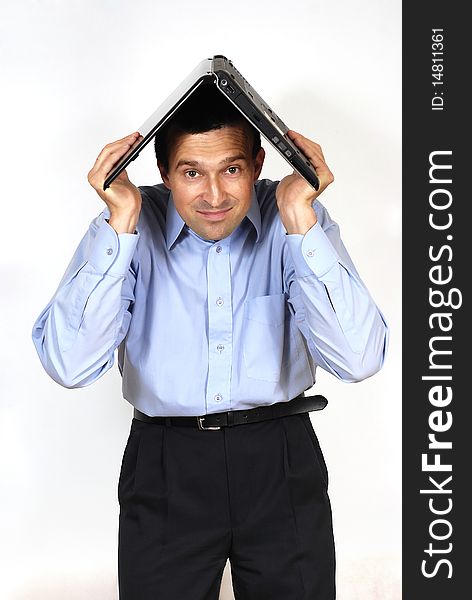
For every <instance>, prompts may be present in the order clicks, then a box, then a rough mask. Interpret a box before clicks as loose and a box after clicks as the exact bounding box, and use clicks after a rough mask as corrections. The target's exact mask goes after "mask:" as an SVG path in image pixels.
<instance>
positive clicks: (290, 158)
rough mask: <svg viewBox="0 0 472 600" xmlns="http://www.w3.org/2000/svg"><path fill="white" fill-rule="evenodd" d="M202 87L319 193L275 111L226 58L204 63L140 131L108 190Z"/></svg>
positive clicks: (312, 172)
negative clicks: (224, 101) (212, 90)
mask: <svg viewBox="0 0 472 600" xmlns="http://www.w3.org/2000/svg"><path fill="white" fill-rule="evenodd" d="M203 83H214V84H215V85H216V87H217V89H218V90H219V91H220V92H221V93H222V94H224V95H225V96H226V98H228V100H229V101H230V102H231V103H232V104H233V105H234V106H236V108H238V110H239V111H240V112H241V113H242V114H243V115H244V116H245V117H246V119H247V120H248V121H249V122H250V123H251V124H252V125H254V127H255V128H256V129H258V130H259V131H260V133H261V134H262V135H263V136H264V137H265V139H266V140H267V141H268V142H270V143H271V145H272V146H273V147H274V148H275V149H276V150H277V152H279V154H281V155H282V156H283V157H284V158H285V160H286V161H287V162H288V163H290V165H291V166H292V167H293V169H295V171H297V172H298V173H299V174H300V175H301V176H302V177H303V178H304V179H305V180H306V181H307V182H308V183H309V184H310V185H311V186H312V187H314V188H315V189H316V190H317V189H318V187H319V180H318V176H317V175H316V171H315V169H314V168H313V165H312V164H311V163H310V161H309V160H308V158H307V157H306V156H305V155H304V154H303V153H302V152H301V151H300V150H299V149H298V148H297V147H296V146H295V144H294V143H293V142H292V141H291V140H290V138H289V137H288V136H287V131H288V127H287V126H286V125H285V123H284V122H283V121H282V120H281V119H280V118H279V117H278V116H277V114H276V113H275V111H274V110H272V108H270V106H269V105H268V104H267V102H265V101H264V100H263V99H262V98H261V96H259V94H258V93H257V92H256V91H255V90H254V88H253V87H252V86H251V85H249V83H248V82H247V81H246V79H244V77H243V76H242V75H241V73H240V72H239V71H238V70H237V69H236V68H235V67H234V65H233V63H232V62H231V61H230V60H228V59H227V58H226V57H225V56H221V55H219V54H218V55H215V56H214V57H213V58H206V59H205V60H202V61H201V62H200V63H199V64H198V65H197V66H196V67H195V69H194V70H193V71H192V72H191V73H190V74H189V75H188V76H187V77H186V78H185V79H184V80H183V81H182V83H181V84H180V85H179V86H178V87H177V89H175V90H174V92H173V93H172V94H171V95H170V96H169V97H168V98H167V100H165V101H164V102H163V103H162V104H161V105H160V106H159V108H158V109H157V110H156V111H155V112H154V113H153V114H152V115H151V116H150V117H149V118H148V119H147V120H146V121H145V122H144V123H143V124H142V125H141V127H139V128H138V130H137V131H139V133H140V134H141V135H142V136H143V137H142V138H141V139H140V140H139V141H138V142H137V143H136V144H135V145H134V146H132V147H131V148H130V150H129V151H128V152H127V153H126V154H125V155H124V156H123V158H121V160H120V161H119V162H118V163H117V164H116V165H115V167H114V168H113V170H112V172H111V173H110V174H109V175H108V177H107V178H106V179H105V182H104V184H103V189H104V190H106V189H107V188H108V187H109V186H110V184H111V183H112V182H113V181H114V179H115V178H116V177H117V176H118V175H119V174H120V173H121V171H123V169H126V167H127V166H128V165H129V164H130V162H131V161H133V160H135V159H136V158H137V157H138V155H139V153H140V152H141V150H142V149H143V148H144V147H145V146H146V145H147V144H148V143H149V142H150V141H151V140H152V139H153V138H154V136H155V135H156V133H157V132H158V131H159V129H160V128H161V127H162V126H163V125H164V124H165V123H166V122H167V121H168V120H169V119H170V118H171V117H172V115H173V114H174V113H175V112H176V111H177V110H178V108H179V107H180V106H181V105H182V104H183V103H184V102H185V101H186V99H187V98H188V97H189V96H190V95H191V94H192V93H193V92H194V91H195V90H196V89H197V88H198V87H199V86H200V85H202V84H203Z"/></svg>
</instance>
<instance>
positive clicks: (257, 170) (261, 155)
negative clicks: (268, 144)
mask: <svg viewBox="0 0 472 600" xmlns="http://www.w3.org/2000/svg"><path fill="white" fill-rule="evenodd" d="M264 159H265V150H264V148H263V147H262V146H261V147H260V148H259V151H258V153H257V154H256V158H255V159H254V181H257V179H259V175H260V174H261V171H262V165H263V164H264Z"/></svg>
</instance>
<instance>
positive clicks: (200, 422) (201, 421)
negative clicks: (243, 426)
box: [197, 417, 221, 431]
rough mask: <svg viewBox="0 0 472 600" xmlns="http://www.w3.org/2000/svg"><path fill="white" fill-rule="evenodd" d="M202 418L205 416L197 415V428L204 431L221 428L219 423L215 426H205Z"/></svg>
mask: <svg viewBox="0 0 472 600" xmlns="http://www.w3.org/2000/svg"><path fill="white" fill-rule="evenodd" d="M204 418H205V417H197V423H198V429H201V430H205V431H208V430H210V429H211V430H213V431H214V430H216V429H221V427H220V426H219V425H218V426H216V427H205V426H204V425H203V419H204Z"/></svg>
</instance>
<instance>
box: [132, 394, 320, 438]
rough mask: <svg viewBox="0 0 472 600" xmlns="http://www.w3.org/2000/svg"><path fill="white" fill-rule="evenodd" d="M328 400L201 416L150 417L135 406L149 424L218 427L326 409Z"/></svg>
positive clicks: (309, 398)
mask: <svg viewBox="0 0 472 600" xmlns="http://www.w3.org/2000/svg"><path fill="white" fill-rule="evenodd" d="M327 404H328V400H327V399H326V398H325V397H324V396H321V395H320V394H317V395H315V396H304V395H303V394H302V395H300V396H297V397H296V398H293V399H292V400H289V401H288V402H276V403H275V404H270V405H268V406H257V407H255V408H250V409H247V410H244V409H243V410H229V411H226V412H221V413H210V414H207V415H201V416H198V417H150V416H148V415H146V414H144V413H142V412H141V411H139V410H138V409H137V408H135V409H134V418H135V419H137V420H138V421H144V422H146V423H156V424H161V425H167V426H183V427H198V429H202V430H216V429H221V428H222V427H233V426H234V425H243V424H245V423H256V422H258V421H266V420H268V419H277V418H279V417H286V416H289V415H296V414H298V413H304V412H310V411H313V410H323V408H325V406H326V405H327Z"/></svg>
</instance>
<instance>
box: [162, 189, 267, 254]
mask: <svg viewBox="0 0 472 600" xmlns="http://www.w3.org/2000/svg"><path fill="white" fill-rule="evenodd" d="M246 217H247V218H248V219H249V221H250V222H251V223H252V224H253V226H254V229H255V230H256V242H258V241H259V238H260V235H261V210H260V208H259V202H258V201H257V195H256V188H255V187H253V190H252V198H251V206H250V207H249V210H248V212H247V215H246ZM184 227H186V225H185V221H184V220H183V219H182V217H181V216H180V215H179V213H178V212H177V209H176V208H175V204H174V199H173V197H172V192H170V193H169V202H168V204H167V212H166V244H167V250H170V249H171V248H172V246H173V245H174V244H175V242H176V241H177V238H178V237H179V235H180V234H181V233H182V230H183V229H184Z"/></svg>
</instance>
